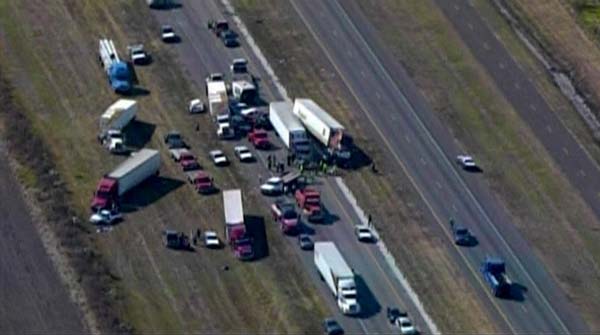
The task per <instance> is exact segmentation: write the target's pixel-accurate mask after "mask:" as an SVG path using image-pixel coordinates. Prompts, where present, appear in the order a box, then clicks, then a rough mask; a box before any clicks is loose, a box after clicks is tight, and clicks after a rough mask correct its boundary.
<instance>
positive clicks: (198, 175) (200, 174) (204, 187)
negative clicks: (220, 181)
mask: <svg viewBox="0 0 600 335" xmlns="http://www.w3.org/2000/svg"><path fill="white" fill-rule="evenodd" d="M187 176H188V181H189V182H190V184H192V185H193V186H194V189H195V190H196V191H197V192H199V193H202V194H207V193H211V192H213V191H214V189H215V188H214V185H213V180H212V178H211V177H210V176H209V175H208V173H206V172H204V171H194V172H189V173H188V174H187Z"/></svg>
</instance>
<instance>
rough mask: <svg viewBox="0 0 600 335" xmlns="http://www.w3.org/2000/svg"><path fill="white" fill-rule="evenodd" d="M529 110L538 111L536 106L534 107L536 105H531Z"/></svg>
mask: <svg viewBox="0 0 600 335" xmlns="http://www.w3.org/2000/svg"><path fill="white" fill-rule="evenodd" d="M529 108H531V110H534V111H536V110H537V107H535V105H534V104H530V105H529Z"/></svg>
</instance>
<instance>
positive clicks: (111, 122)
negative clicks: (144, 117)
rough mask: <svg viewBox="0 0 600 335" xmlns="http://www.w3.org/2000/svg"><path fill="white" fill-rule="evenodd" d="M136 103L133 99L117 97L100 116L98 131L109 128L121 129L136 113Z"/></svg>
mask: <svg viewBox="0 0 600 335" xmlns="http://www.w3.org/2000/svg"><path fill="white" fill-rule="evenodd" d="M137 107H138V105H137V102H136V101H135V100H129V99H119V100H117V101H116V102H115V103H113V104H112V105H110V106H109V107H108V108H107V109H106V111H105V112H104V113H102V115H101V116H100V131H101V132H104V131H107V130H109V129H113V130H123V128H125V126H127V125H128V124H129V122H131V121H132V120H133V119H135V116H136V114H137V110H138V108H137Z"/></svg>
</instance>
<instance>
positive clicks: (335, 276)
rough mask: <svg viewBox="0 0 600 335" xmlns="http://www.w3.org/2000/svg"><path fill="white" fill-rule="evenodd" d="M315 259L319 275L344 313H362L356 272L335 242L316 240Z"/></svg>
mask: <svg viewBox="0 0 600 335" xmlns="http://www.w3.org/2000/svg"><path fill="white" fill-rule="evenodd" d="M314 261H315V266H316V267H317V270H318V272H319V276H320V277H321V279H322V280H323V281H325V283H326V284H327V287H329V289H330V290H331V293H333V296H334V297H335V299H336V300H337V305H338V307H339V309H340V310H341V311H342V313H344V314H348V315H356V314H358V313H360V305H359V304H358V291H357V289H356V282H355V280H354V272H353V271H352V269H351V268H350V267H349V266H348V264H347V263H346V261H345V260H344V257H342V254H341V253H340V252H339V250H338V249H337V247H336V246H335V244H334V243H333V242H329V241H327V242H316V243H315V246H314Z"/></svg>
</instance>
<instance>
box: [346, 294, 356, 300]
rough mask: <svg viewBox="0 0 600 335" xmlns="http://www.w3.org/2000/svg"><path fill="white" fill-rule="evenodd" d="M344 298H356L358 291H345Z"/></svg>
mask: <svg viewBox="0 0 600 335" xmlns="http://www.w3.org/2000/svg"><path fill="white" fill-rule="evenodd" d="M344 298H346V299H354V300H356V293H345V294H344Z"/></svg>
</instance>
